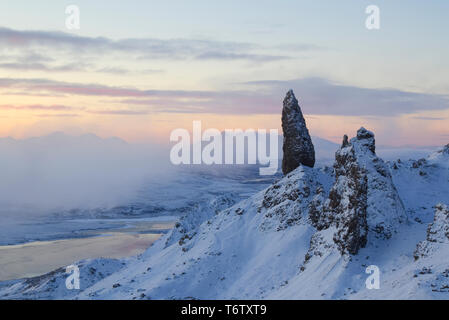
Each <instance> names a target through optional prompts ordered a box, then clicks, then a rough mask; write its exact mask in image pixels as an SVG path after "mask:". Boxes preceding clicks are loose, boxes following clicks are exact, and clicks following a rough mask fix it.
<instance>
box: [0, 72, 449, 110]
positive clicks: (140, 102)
mask: <svg viewBox="0 0 449 320" xmlns="http://www.w3.org/2000/svg"><path fill="white" fill-rule="evenodd" d="M244 85H246V86H249V87H250V88H248V89H247V90H238V91H195V90H151V89H150V90H140V89H136V88H125V87H114V86H106V85H100V84H78V83H69V82H60V81H54V80H46V79H12V78H0V88H4V89H15V90H23V91H27V92H36V93H45V94H66V95H81V96H99V97H100V96H101V97H109V98H122V99H121V100H120V101H118V102H117V100H115V103H120V104H122V105H123V106H126V107H129V106H132V105H134V106H138V107H139V108H138V109H136V110H137V111H136V110H134V109H131V110H132V112H133V113H134V114H146V113H147V112H178V113H215V114H279V112H280V110H281V108H282V97H283V96H284V95H285V92H286V91H287V90H288V89H289V88H293V89H294V90H295V92H296V95H297V97H298V99H299V101H300V104H301V106H302V109H303V111H304V112H305V113H307V114H316V115H343V116H365V117H383V116H397V115H400V114H413V113H415V112H417V111H425V110H444V109H449V98H448V97H447V96H443V95H436V94H424V93H415V92H407V91H402V90H398V89H389V88H386V89H379V88H372V89H370V88H360V87H356V86H349V85H341V84H336V83H332V82H330V81H328V80H325V79H321V78H305V79H297V80H291V81H273V80H269V81H257V82H247V83H244ZM250 89H251V90H250ZM128 109H129V108H128ZM104 112H109V113H113V112H114V110H109V111H104ZM120 112H123V114H129V113H130V112H129V111H123V110H121V109H120ZM115 113H116V114H118V112H115Z"/></svg>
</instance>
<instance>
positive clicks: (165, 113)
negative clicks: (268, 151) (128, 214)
mask: <svg viewBox="0 0 449 320" xmlns="http://www.w3.org/2000/svg"><path fill="white" fill-rule="evenodd" d="M68 5H76V6H78V8H79V10H80V29H79V30H78V29H76V30H69V29H67V27H66V19H67V17H68V15H67V14H66V13H65V10H66V7H67V6H68ZM369 5H376V6H378V7H379V10H380V29H378V30H368V29H367V28H366V27H365V20H366V19H367V17H368V14H367V13H366V12H365V9H366V7H367V6H369ZM448 30H449V2H448V1H445V0H430V1H418V0H407V1H405V0H396V1H381V0H370V1H363V0H346V1H335V0H321V1H298V0H295V1H288V0H280V1H260V0H259V1H253V0H248V1H234V0H228V1H210V0H209V1H202V0H196V1H173V0H166V1H138V0H128V1H126V2H125V1H115V0H108V1H103V0H96V1H81V0H73V1H70V2H69V1H61V0H53V1H51V0H46V1H44V0H42V1H33V2H30V1H24V0H15V1H5V0H3V1H1V2H0V96H1V101H0V136H2V137H6V136H11V137H14V138H27V137H32V136H42V135H46V134H49V133H52V132H55V131H63V132H66V133H73V134H84V133H94V134H97V135H99V136H101V137H111V136H116V137H120V138H122V139H124V140H126V141H130V142H141V141H152V142H160V143H168V142H169V137H170V132H171V131H172V130H174V129H176V128H185V129H191V127H192V121H193V120H201V121H202V124H203V128H204V129H205V128H217V129H219V130H224V129H235V128H242V129H247V128H254V129H272V128H279V129H280V117H281V110H282V100H283V97H284V95H285V93H286V92H287V91H288V90H289V89H290V88H291V89H293V90H294V92H295V94H296V96H297V98H298V100H299V102H300V105H301V107H302V110H303V113H304V115H305V117H306V121H307V124H308V127H309V130H310V132H311V134H312V135H314V136H319V137H322V138H325V139H329V140H332V141H335V142H340V141H341V138H342V136H343V134H348V135H349V136H353V135H354V134H355V132H356V130H357V129H358V128H359V127H361V126H365V127H366V128H368V129H370V130H372V131H374V132H375V134H376V138H377V141H378V143H380V144H382V145H390V146H404V145H414V146H438V145H443V144H447V143H448V142H449V81H448V76H447V75H448V74H449V59H448V57H449V41H447V32H448Z"/></svg>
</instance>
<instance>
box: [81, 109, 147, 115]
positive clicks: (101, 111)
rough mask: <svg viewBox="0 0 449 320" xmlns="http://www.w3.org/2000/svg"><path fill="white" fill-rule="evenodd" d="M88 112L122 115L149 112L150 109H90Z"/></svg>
mask: <svg viewBox="0 0 449 320" xmlns="http://www.w3.org/2000/svg"><path fill="white" fill-rule="evenodd" d="M88 113H93V114H105V115H120V116H139V115H146V114H149V111H139V110H121V109H115V110H95V111H88Z"/></svg>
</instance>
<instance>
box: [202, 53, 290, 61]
mask: <svg viewBox="0 0 449 320" xmlns="http://www.w3.org/2000/svg"><path fill="white" fill-rule="evenodd" d="M195 59H196V60H225V61H228V60H250V61H256V62H268V61H277V60H286V59H291V58H290V57H287V56H275V55H262V54H242V53H240V54H239V53H230V52H214V51H210V52H205V53H203V54H200V55H198V56H196V57H195Z"/></svg>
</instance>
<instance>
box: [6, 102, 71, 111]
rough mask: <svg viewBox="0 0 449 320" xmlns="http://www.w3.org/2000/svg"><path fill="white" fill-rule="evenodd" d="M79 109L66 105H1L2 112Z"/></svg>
mask: <svg viewBox="0 0 449 320" xmlns="http://www.w3.org/2000/svg"><path fill="white" fill-rule="evenodd" d="M75 109H78V110H79V108H75V107H69V106H65V105H41V104H31V105H20V106H19V105H9V104H8V105H0V110H38V111H41V110H51V111H67V110H75Z"/></svg>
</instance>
